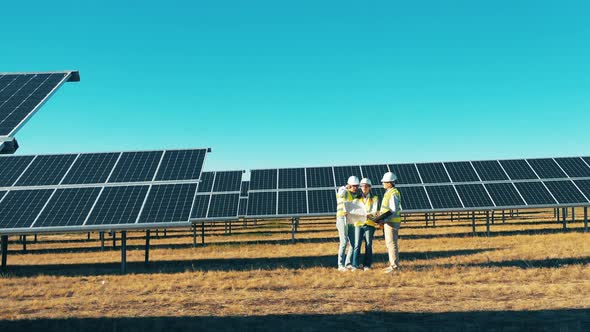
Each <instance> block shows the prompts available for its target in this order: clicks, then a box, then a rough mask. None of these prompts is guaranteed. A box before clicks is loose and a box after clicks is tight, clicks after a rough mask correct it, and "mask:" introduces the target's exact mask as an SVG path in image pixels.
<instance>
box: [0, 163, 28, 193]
mask: <svg viewBox="0 0 590 332" xmlns="http://www.w3.org/2000/svg"><path fill="white" fill-rule="evenodd" d="M33 158H34V157H33V156H6V157H0V170H1V171H0V187H10V186H12V185H13V184H14V182H15V181H16V180H17V179H18V177H19V176H20V175H21V174H22V173H23V171H24V170H25V169H26V168H27V166H28V165H29V164H30V163H31V161H32V160H33Z"/></svg>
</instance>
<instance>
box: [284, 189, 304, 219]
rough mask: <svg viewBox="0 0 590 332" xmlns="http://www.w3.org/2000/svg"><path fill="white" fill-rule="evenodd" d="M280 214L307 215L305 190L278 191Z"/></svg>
mask: <svg viewBox="0 0 590 332" xmlns="http://www.w3.org/2000/svg"><path fill="white" fill-rule="evenodd" d="M278 213H279V214H280V215H282V214H306V213H307V195H306V192H305V190H299V191H280V192H279V212H278Z"/></svg>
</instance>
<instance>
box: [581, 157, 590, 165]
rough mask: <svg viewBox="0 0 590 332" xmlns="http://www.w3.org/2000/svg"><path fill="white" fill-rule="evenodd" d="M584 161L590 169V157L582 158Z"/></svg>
mask: <svg viewBox="0 0 590 332" xmlns="http://www.w3.org/2000/svg"><path fill="white" fill-rule="evenodd" d="M582 159H583V160H584V162H586V165H588V166H589V167H590V157H582Z"/></svg>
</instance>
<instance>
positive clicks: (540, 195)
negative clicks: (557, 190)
mask: <svg viewBox="0 0 590 332" xmlns="http://www.w3.org/2000/svg"><path fill="white" fill-rule="evenodd" d="M514 185H515V186H516V188H517V189H518V191H519V192H520V194H521V195H522V197H523V198H524V200H525V201H526V203H527V204H528V205H552V204H556V203H557V202H556V201H555V200H554V199H553V197H551V194H550V193H549V191H548V190H547V189H546V188H545V186H544V185H543V183H541V182H517V183H515V184H514Z"/></svg>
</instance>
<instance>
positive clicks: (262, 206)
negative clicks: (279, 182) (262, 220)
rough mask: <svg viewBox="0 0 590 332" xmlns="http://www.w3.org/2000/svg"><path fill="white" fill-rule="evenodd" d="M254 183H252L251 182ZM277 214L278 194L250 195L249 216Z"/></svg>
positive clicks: (253, 193)
mask: <svg viewBox="0 0 590 332" xmlns="http://www.w3.org/2000/svg"><path fill="white" fill-rule="evenodd" d="M250 183H252V181H250ZM276 214H277V192H276V191H272V192H250V193H249V194H248V215H249V216H265V215H276Z"/></svg>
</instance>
